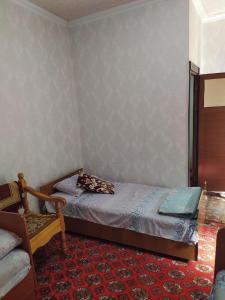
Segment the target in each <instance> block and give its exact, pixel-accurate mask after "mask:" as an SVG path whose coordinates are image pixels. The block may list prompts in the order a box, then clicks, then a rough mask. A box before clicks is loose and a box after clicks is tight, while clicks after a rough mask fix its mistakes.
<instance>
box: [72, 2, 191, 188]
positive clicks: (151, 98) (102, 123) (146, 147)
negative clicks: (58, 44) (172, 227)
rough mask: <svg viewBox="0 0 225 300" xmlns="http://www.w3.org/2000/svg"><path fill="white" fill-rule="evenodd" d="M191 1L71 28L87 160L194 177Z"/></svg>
mask: <svg viewBox="0 0 225 300" xmlns="http://www.w3.org/2000/svg"><path fill="white" fill-rule="evenodd" d="M188 6H189V1H187V0H159V1H153V2H151V1H150V3H149V4H146V5H145V6H142V7H139V8H136V9H132V10H129V11H126V12H123V13H119V14H115V15H113V16H110V17H106V18H103V19H99V20H97V21H94V22H91V23H88V24H84V25H79V26H77V27H76V28H74V29H72V36H73V57H74V62H75V81H76V89H77V97H78V102H79V115H80V126H81V140H82V153H83V158H84V163H85V167H86V168H87V169H88V170H90V171H92V172H94V173H96V174H97V175H101V176H104V177H108V178H112V179H114V180H122V181H131V182H140V183H147V184H155V185H163V186H176V185H186V184H187V110H188V59H189V51H188V50H189V42H188V36H189V29H188V26H189V14H188V11H189V7H188Z"/></svg>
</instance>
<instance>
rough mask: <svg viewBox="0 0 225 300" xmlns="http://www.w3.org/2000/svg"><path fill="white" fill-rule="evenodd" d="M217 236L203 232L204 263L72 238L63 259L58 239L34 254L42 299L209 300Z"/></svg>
mask: <svg viewBox="0 0 225 300" xmlns="http://www.w3.org/2000/svg"><path fill="white" fill-rule="evenodd" d="M216 231H217V229H216V228H215V227H207V226H202V227H201V228H200V230H199V233H200V242H199V260H198V261H197V262H188V263H187V262H181V261H178V260H172V259H169V258H164V257H162V256H157V255H153V254H152V253H149V252H145V251H140V250H136V249H133V248H129V247H123V246H121V245H117V244H114V243H109V242H102V241H99V240H95V239H90V238H84V237H81V236H76V235H72V234H68V235H67V240H68V245H69V250H68V254H67V256H66V257H62V255H61V254H60V240H59V239H57V238H56V239H53V240H52V241H51V242H50V243H49V244H48V245H47V246H46V247H44V248H42V249H41V250H39V251H38V252H37V254H36V255H35V265H36V270H37V274H38V299H41V300H56V299H57V300H68V299H77V300H89V299H98V300H114V299H118V300H127V299H137V300H145V299H157V300H170V299H180V300H187V299H198V300H205V299H208V295H209V293H210V290H211V284H212V278H213V263H214V249H215V236H216Z"/></svg>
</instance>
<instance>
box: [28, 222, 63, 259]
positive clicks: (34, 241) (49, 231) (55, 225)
mask: <svg viewBox="0 0 225 300" xmlns="http://www.w3.org/2000/svg"><path fill="white" fill-rule="evenodd" d="M61 230H62V229H61V224H60V220H59V219H56V220H55V221H53V222H52V223H51V224H50V225H48V226H47V227H46V228H44V229H43V230H42V231H40V232H39V233H38V234H36V235H35V236H34V237H33V238H31V239H30V246H31V253H32V254H33V253H34V252H35V251H36V250H37V249H38V248H40V247H42V246H44V245H45V244H47V243H48V241H50V239H51V238H52V237H53V236H54V235H55V234H56V233H59V232H60V231H61Z"/></svg>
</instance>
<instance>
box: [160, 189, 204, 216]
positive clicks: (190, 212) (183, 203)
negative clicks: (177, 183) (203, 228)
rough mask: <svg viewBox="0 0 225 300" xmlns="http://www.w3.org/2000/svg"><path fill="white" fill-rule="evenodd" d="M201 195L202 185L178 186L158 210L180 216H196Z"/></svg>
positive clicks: (165, 213)
mask: <svg viewBox="0 0 225 300" xmlns="http://www.w3.org/2000/svg"><path fill="white" fill-rule="evenodd" d="M200 196H201V188H200V187H179V188H176V189H174V190H172V192H170V193H169V195H168V196H167V197H166V199H165V200H164V201H163V202H162V204H161V205H160V207H159V211H158V212H159V213H160V214H164V215H168V216H174V217H179V218H195V217H196V212H197V208H198V203H199V200H200Z"/></svg>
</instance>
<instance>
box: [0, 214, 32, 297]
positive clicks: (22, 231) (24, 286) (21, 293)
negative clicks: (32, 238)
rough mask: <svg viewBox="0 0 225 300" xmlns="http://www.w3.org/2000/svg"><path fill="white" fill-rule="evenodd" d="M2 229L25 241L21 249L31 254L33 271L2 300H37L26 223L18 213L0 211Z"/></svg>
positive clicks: (0, 226)
mask: <svg viewBox="0 0 225 300" xmlns="http://www.w3.org/2000/svg"><path fill="white" fill-rule="evenodd" d="M0 228H3V229H5V230H9V231H12V232H14V233H16V234H17V235H18V236H20V237H21V238H22V239H23V242H22V245H20V248H21V249H23V250H25V251H26V252H27V253H28V254H29V256H30V261H31V269H30V271H29V273H28V274H27V276H26V277H25V278H24V279H23V280H22V281H20V282H19V283H18V284H17V285H16V286H15V287H14V288H13V289H11V290H10V291H9V292H8V293H7V294H6V295H5V296H4V297H3V298H2V300H15V299H19V300H35V299H36V295H35V286H36V276H35V271H34V265H33V257H32V253H31V249H30V246H29V245H30V243H29V240H28V233H27V228H26V224H25V221H24V219H23V217H22V216H20V215H19V214H18V213H10V212H3V211H0Z"/></svg>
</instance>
